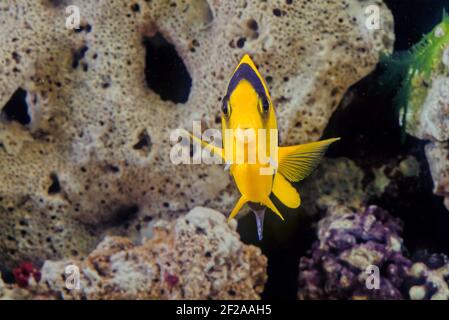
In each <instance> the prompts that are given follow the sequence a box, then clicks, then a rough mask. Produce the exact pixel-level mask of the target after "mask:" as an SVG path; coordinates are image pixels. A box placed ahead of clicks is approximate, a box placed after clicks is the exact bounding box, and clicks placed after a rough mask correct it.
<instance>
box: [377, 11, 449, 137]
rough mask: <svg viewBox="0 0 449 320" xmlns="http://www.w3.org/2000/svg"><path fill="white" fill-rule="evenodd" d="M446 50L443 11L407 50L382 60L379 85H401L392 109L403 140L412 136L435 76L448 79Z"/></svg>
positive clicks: (448, 18) (448, 19)
mask: <svg viewBox="0 0 449 320" xmlns="http://www.w3.org/2000/svg"><path fill="white" fill-rule="evenodd" d="M447 48H449V15H448V14H447V13H446V11H444V12H443V19H442V21H441V22H440V23H439V24H438V25H436V26H435V27H434V28H433V30H432V31H431V32H429V33H428V34H426V35H424V36H423V38H422V39H421V41H420V42H418V43H417V44H415V45H414V46H413V47H412V48H411V49H410V50H408V51H406V52H397V53H394V54H393V55H391V56H383V57H381V63H382V64H383V65H384V67H385V68H386V72H385V73H384V75H383V76H382V77H381V79H380V81H379V82H380V83H379V84H380V85H381V86H382V87H385V86H391V85H392V84H393V85H394V84H395V83H398V82H400V88H399V90H398V92H397V93H396V95H395V98H394V105H395V106H396V111H397V113H398V116H399V120H400V125H401V127H402V130H403V133H404V134H403V136H405V132H406V131H407V132H409V133H410V132H414V130H415V125H416V123H417V116H418V115H419V110H420V109H421V107H422V105H423V104H424V102H425V99H426V97H427V93H428V90H429V88H430V87H431V85H432V79H433V78H434V77H435V76H437V75H449V68H448V67H447V66H446V65H445V64H444V63H443V55H444V53H445V50H446V49H447Z"/></svg>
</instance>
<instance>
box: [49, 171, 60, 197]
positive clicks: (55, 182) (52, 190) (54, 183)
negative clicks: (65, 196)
mask: <svg viewBox="0 0 449 320" xmlns="http://www.w3.org/2000/svg"><path fill="white" fill-rule="evenodd" d="M50 179H51V185H50V187H49V188H48V194H56V193H59V192H61V184H60V183H59V178H58V175H57V174H56V173H52V174H51V175H50Z"/></svg>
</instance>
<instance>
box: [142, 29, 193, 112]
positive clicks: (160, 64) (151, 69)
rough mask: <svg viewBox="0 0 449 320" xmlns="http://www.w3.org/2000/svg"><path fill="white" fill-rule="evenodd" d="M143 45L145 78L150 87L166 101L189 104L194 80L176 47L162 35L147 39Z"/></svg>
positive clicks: (158, 34)
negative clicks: (144, 51)
mask: <svg viewBox="0 0 449 320" xmlns="http://www.w3.org/2000/svg"><path fill="white" fill-rule="evenodd" d="M143 44H144V46H145V48H146V60H145V61H146V64H145V78H146V81H147V85H148V87H149V88H150V89H151V90H153V91H154V92H156V93H157V94H158V95H159V96H160V97H161V99H162V100H164V101H167V100H169V101H172V102H174V103H185V102H187V100H188V98H189V94H190V89H191V86H192V78H191V77H190V74H189V72H188V71H187V68H186V66H185V64H184V62H183V61H182V59H181V58H180V57H179V55H178V53H177V52H176V49H175V47H174V46H173V45H172V44H171V43H169V42H168V41H167V40H166V39H165V38H164V37H163V36H162V35H161V34H160V33H157V34H156V35H155V36H153V37H145V38H144V39H143Z"/></svg>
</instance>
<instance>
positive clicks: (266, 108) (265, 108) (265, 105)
mask: <svg viewBox="0 0 449 320" xmlns="http://www.w3.org/2000/svg"><path fill="white" fill-rule="evenodd" d="M262 111H263V113H268V111H270V103H269V102H268V100H267V99H266V98H264V99H262Z"/></svg>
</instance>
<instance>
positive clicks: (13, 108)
mask: <svg viewBox="0 0 449 320" xmlns="http://www.w3.org/2000/svg"><path fill="white" fill-rule="evenodd" d="M26 97H27V92H26V91H25V90H23V89H22V88H19V89H17V90H16V92H14V94H13V95H12V97H11V99H9V101H8V102H7V103H6V105H5V106H4V107H3V109H2V118H4V119H6V120H7V121H17V122H18V123H20V124H22V125H24V126H26V125H28V124H29V123H30V122H31V118H30V115H29V114H28V104H27V102H26Z"/></svg>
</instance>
